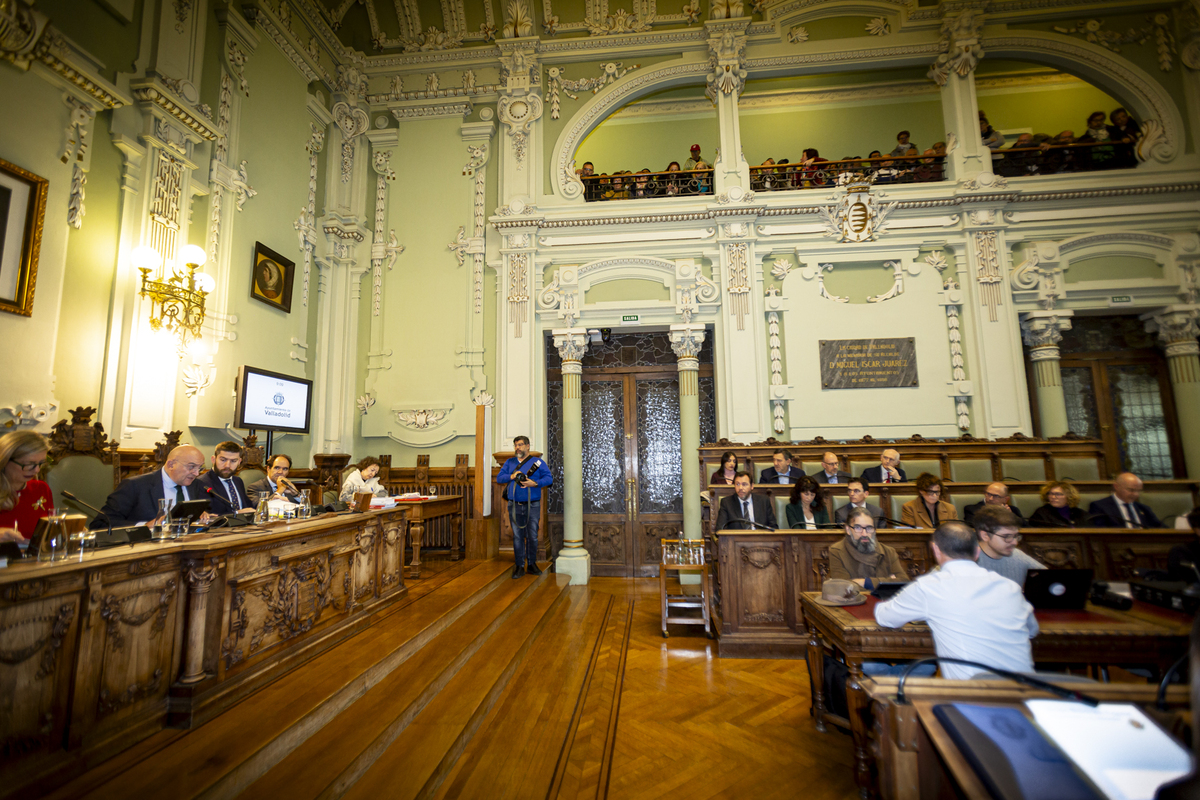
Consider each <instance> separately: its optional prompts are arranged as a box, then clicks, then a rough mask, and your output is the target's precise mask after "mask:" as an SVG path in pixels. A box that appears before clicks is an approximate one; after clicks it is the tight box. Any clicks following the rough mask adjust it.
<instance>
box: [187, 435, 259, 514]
mask: <svg viewBox="0 0 1200 800" xmlns="http://www.w3.org/2000/svg"><path fill="white" fill-rule="evenodd" d="M241 463H242V448H241V445H239V444H238V443H237V442H221V443H220V444H219V445H217V449H216V450H215V451H214V452H213V457H212V469H210V470H209V471H208V472H206V473H204V474H203V475H201V476H200V477H199V478H197V479H196V483H195V485H196V486H198V487H199V488H200V491H201V492H205V491H206V490H207V489H212V494H213V495H215V496H216V498H218V499H214V500H213V504H212V510H213V513H216V514H232V513H234V512H243V511H251V512H252V511H254V507H253V506H251V505H250V495H249V494H247V493H246V485H245V484H244V483H242V479H241V478H239V477H238V476H236V475H234V474H233V473H234V472H235V471H236V470H237V468H238V467H239V466H241Z"/></svg>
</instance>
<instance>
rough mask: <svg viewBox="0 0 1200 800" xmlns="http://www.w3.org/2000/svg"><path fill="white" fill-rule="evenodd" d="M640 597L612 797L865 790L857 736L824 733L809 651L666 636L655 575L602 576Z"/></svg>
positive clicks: (601, 584)
mask: <svg viewBox="0 0 1200 800" xmlns="http://www.w3.org/2000/svg"><path fill="white" fill-rule="evenodd" d="M589 589H590V590H591V591H593V592H605V593H609V594H612V595H614V596H616V597H618V598H626V597H627V598H632V599H633V601H634V602H633V625H632V628H631V635H630V641H629V654H628V658H627V662H626V665H625V675H624V682H623V684H624V685H623V688H622V691H621V705H620V717H619V721H618V724H617V729H616V737H615V739H616V741H615V748H614V753H613V760H612V777H611V780H610V784H609V791H608V797H609V798H612V799H613V800H616V799H617V798H657V797H678V798H689V800H698V799H699V798H717V797H721V798H774V797H780V798H784V797H786V798H806V800H808V799H811V800H818V799H820V800H824V798H839V799H840V798H851V797H855V798H856V797H857V796H858V793H857V791H856V790H855V787H854V777H853V762H854V760H853V751H852V748H851V744H850V738H849V737H848V736H847V735H845V734H843V733H840V732H837V731H835V730H830V732H829V733H825V734H821V733H817V731H816V729H815V728H814V727H813V724H812V718H811V717H810V716H809V714H808V706H809V691H808V671H807V666H806V664H805V662H804V661H790V660H760V659H728V658H727V659H721V658H717V644H716V642H715V641H711V640H708V639H706V638H705V636H704V632H703V629H701V628H695V627H679V628H675V627H672V628H671V629H670V631H669V632H670V634H671V635H670V638H667V639H664V638H663V637H662V633H661V628H660V622H659V595H658V579H657V578H594V579H592V582H591V583H590V584H589Z"/></svg>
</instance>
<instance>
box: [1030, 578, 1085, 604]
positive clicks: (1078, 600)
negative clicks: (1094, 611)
mask: <svg viewBox="0 0 1200 800" xmlns="http://www.w3.org/2000/svg"><path fill="white" fill-rule="evenodd" d="M1092 577H1093V572H1092V570H1090V569H1031V570H1029V571H1028V572H1026V573H1025V599H1026V600H1028V601H1029V604H1030V605H1032V606H1033V607H1034V608H1035V609H1039V610H1040V609H1071V610H1076V611H1078V610H1081V609H1082V608H1083V607H1084V606H1085V605H1087V599H1088V593H1089V592H1090V591H1091V588H1092Z"/></svg>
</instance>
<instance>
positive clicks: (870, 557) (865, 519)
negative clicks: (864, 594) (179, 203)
mask: <svg viewBox="0 0 1200 800" xmlns="http://www.w3.org/2000/svg"><path fill="white" fill-rule="evenodd" d="M829 577H830V578H840V579H842V580H849V581H854V582H855V583H857V584H858V585H859V586H865V587H866V588H868V589H870V588H874V585H875V584H877V583H879V582H880V581H907V580H908V572H907V571H905V569H904V563H903V562H902V561H901V560H900V556H899V554H897V553H896V550H895V548H892V547H889V546H888V545H886V544H880V543H879V540H878V539H877V538H876V536H875V518H874V517H872V516H871V512H870V511H867V510H866V509H865V508H854V509H851V510H850V513H849V514H848V515H847V517H846V536H845V538H843V539H842V540H841V541H840V542H838V543H836V544H833V545H830V547H829Z"/></svg>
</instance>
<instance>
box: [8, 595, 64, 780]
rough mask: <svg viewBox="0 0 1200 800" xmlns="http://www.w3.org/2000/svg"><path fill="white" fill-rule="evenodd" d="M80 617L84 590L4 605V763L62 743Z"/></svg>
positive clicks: (23, 758) (44, 750) (40, 752)
mask: <svg viewBox="0 0 1200 800" xmlns="http://www.w3.org/2000/svg"><path fill="white" fill-rule="evenodd" d="M29 583H30V582H26V583H24V584H15V585H14V588H15V587H22V586H24V587H26V591H27V592H31V591H33V589H34V588H36V586H33V587H30V586H29ZM17 593H18V592H16V591H14V592H13V594H14V595H16V594H17ZM78 617H79V595H78V594H72V595H59V596H55V597H43V598H41V599H32V600H29V601H28V602H24V603H21V604H20V605H13V606H9V607H6V608H2V609H0V692H2V693H3V695H2V696H3V697H4V702H3V703H0V768H2V767H3V766H4V765H5V764H11V763H14V762H17V761H20V760H25V759H29V758H33V757H36V756H37V755H39V754H47V753H51V752H53V751H55V750H59V749H61V747H62V741H63V731H64V728H65V726H66V724H67V699H68V695H69V692H70V686H71V667H72V664H73V661H74V658H75V640H76V636H75V632H76V630H77V626H78Z"/></svg>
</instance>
